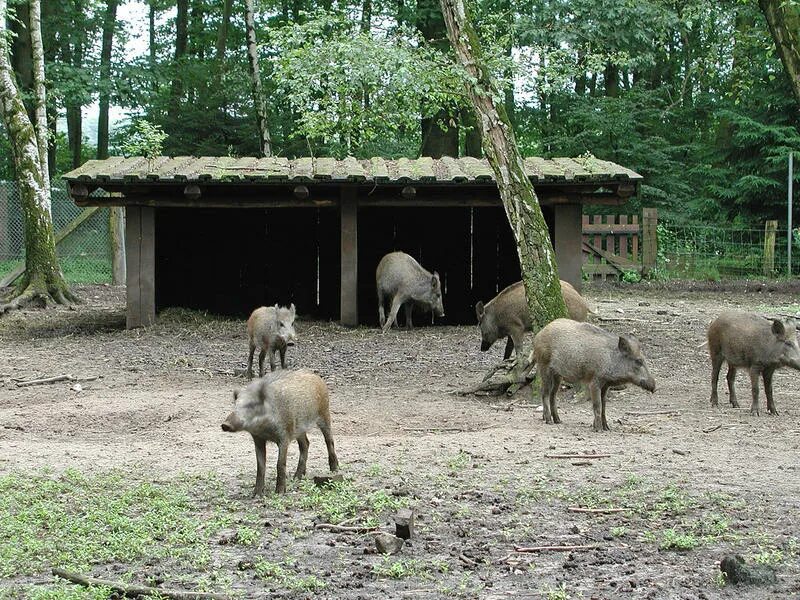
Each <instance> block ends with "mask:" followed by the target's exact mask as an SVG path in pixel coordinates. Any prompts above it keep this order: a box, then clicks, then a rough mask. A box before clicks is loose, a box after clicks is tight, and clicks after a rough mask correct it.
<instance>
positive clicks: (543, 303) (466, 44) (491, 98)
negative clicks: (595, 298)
mask: <svg viewBox="0 0 800 600" xmlns="http://www.w3.org/2000/svg"><path fill="white" fill-rule="evenodd" d="M441 6H442V13H443V14H444V20H445V24H446V25H447V35H448V37H449V38H450V44H451V46H452V47H453V50H454V51H455V54H456V58H457V59H458V62H459V63H460V64H461V66H462V67H463V68H464V70H465V71H466V73H467V77H466V78H465V84H466V87H467V95H468V96H469V98H470V100H471V101H472V104H473V106H474V108H475V112H476V114H477V116H478V125H479V128H480V130H481V135H482V139H483V151H484V153H485V154H486V157H487V158H488V159H489V164H491V166H492V170H493V171H494V174H495V178H496V179H497V187H498V189H499V191H500V198H501V199H502V201H503V206H504V207H505V211H506V216H507V217H508V222H509V224H510V225H511V231H512V232H513V234H514V239H515V240H516V242H517V253H518V255H519V263H520V267H521V268H522V280H523V281H524V282H525V294H526V296H527V298H528V308H529V310H530V312H531V317H532V323H533V324H534V327H535V329H539V328H541V327H543V326H544V325H546V324H547V323H549V322H550V321H552V320H553V319H557V318H559V317H565V316H566V314H567V309H566V306H565V305H564V298H563V297H562V295H561V286H560V284H559V281H558V267H557V266H556V261H555V254H554V252H553V245H552V243H551V242H550V235H549V233H548V229H547V224H546V223H545V220H544V216H543V215H542V209H541V207H540V206H539V201H538V199H537V198H536V193H535V192H534V190H533V185H532V184H531V182H530V180H529V179H528V176H527V175H526V174H525V168H524V161H523V159H522V156H521V155H520V153H519V149H518V148H517V143H516V140H515V138H514V132H513V130H512V128H511V125H510V124H509V122H508V117H507V116H506V112H505V108H504V107H503V104H502V102H496V101H495V99H496V98H502V94H500V93H498V91H497V88H496V86H495V84H494V81H493V80H492V78H491V75H490V74H489V72H488V70H487V69H486V68H485V66H484V65H483V64H482V62H481V52H480V46H479V43H478V38H477V36H476V34H475V31H474V29H473V28H472V25H471V23H470V22H469V19H468V17H467V11H466V7H465V5H464V0H441Z"/></svg>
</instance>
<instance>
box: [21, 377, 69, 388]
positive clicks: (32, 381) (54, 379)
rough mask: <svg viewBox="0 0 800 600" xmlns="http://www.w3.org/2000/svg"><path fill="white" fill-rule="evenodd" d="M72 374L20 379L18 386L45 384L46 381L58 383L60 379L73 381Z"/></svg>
mask: <svg viewBox="0 0 800 600" xmlns="http://www.w3.org/2000/svg"><path fill="white" fill-rule="evenodd" d="M72 379H73V378H72V375H56V376H55V377H44V378H42V379H29V380H28V381H18V382H17V387H28V386H31V385H44V384H45V383H57V382H59V381H72Z"/></svg>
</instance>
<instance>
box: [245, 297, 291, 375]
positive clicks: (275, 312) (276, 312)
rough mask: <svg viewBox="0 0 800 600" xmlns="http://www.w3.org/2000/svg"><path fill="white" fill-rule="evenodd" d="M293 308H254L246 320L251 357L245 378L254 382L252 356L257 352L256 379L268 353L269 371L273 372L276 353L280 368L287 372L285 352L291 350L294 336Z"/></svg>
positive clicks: (262, 368) (261, 373)
mask: <svg viewBox="0 0 800 600" xmlns="http://www.w3.org/2000/svg"><path fill="white" fill-rule="evenodd" d="M294 318H295V308H294V304H292V305H291V306H289V308H286V307H285V306H278V305H277V304H276V305H275V306H262V307H261V308H257V309H255V310H254V311H253V313H252V314H251V315H250V318H249V319H247V339H248V341H249V343H250V354H249V356H248V357H247V377H248V378H249V379H252V378H253V354H254V353H255V351H256V348H260V349H261V352H260V353H259V355H258V376H259V377H263V376H264V357H265V356H266V355H267V353H269V367H270V370H271V371H274V370H275V352H279V353H280V355H281V367H282V368H284V369H285V368H286V348H287V347H288V346H294V344H295V342H296V341H297V334H296V333H295V330H294Z"/></svg>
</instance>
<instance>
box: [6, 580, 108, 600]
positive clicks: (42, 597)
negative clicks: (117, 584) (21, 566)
mask: <svg viewBox="0 0 800 600" xmlns="http://www.w3.org/2000/svg"><path fill="white" fill-rule="evenodd" d="M111 597H112V592H111V589H110V588H106V587H95V586H90V587H80V586H76V585H72V584H68V583H62V584H54V585H48V586H25V587H19V588H11V589H5V590H0V600H22V599H23V598H24V599H25V600H107V599H108V598H111Z"/></svg>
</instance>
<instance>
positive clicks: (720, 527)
mask: <svg viewBox="0 0 800 600" xmlns="http://www.w3.org/2000/svg"><path fill="white" fill-rule="evenodd" d="M730 523H731V522H730V519H728V517H726V516H725V515H722V514H719V513H711V514H708V515H706V516H705V517H703V518H702V519H699V520H698V521H696V522H695V523H694V524H693V526H692V528H693V529H694V530H695V531H696V532H697V533H698V534H699V535H701V536H703V537H706V538H712V539H714V538H720V537H724V536H725V535H726V534H727V533H728V530H729V528H730Z"/></svg>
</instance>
